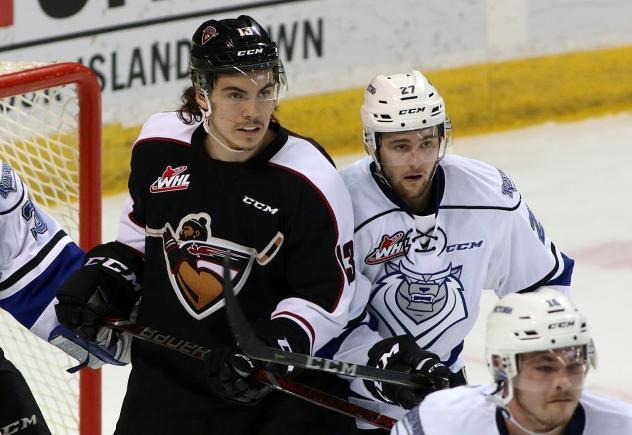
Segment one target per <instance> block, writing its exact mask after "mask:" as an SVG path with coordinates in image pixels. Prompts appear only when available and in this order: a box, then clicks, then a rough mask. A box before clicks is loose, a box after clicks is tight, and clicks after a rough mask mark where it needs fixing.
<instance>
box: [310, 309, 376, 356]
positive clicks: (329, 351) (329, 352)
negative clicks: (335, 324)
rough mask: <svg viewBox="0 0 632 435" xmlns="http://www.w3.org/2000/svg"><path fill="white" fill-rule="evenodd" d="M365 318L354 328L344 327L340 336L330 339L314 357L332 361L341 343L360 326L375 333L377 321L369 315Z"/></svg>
mask: <svg viewBox="0 0 632 435" xmlns="http://www.w3.org/2000/svg"><path fill="white" fill-rule="evenodd" d="M367 317H368V319H365V320H364V321H363V322H360V323H358V324H356V325H354V326H348V327H346V328H345V330H344V332H343V333H342V334H340V335H339V336H337V337H336V338H332V339H331V340H329V341H328V342H327V343H326V344H325V345H324V346H323V347H321V348H320V349H318V350H317V351H316V353H315V354H314V356H317V357H319V358H327V359H333V358H334V355H335V354H336V353H338V351H339V350H340V347H341V346H342V343H344V341H345V340H346V339H347V337H348V336H349V335H350V334H351V333H352V332H353V331H355V330H356V328H359V327H360V326H363V325H366V326H368V327H369V328H370V329H371V330H373V331H377V319H375V318H374V317H373V316H371V315H370V314H369V315H368V316H367Z"/></svg>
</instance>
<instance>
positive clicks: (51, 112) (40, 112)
mask: <svg viewBox="0 0 632 435" xmlns="http://www.w3.org/2000/svg"><path fill="white" fill-rule="evenodd" d="M40 65H41V64H37V63H16V62H0V76H1V75H4V74H8V73H11V72H15V71H20V70H25V69H30V68H34V67H37V66H40ZM78 113H79V104H78V98H77V95H76V90H75V86H74V85H67V86H59V87H54V88H48V89H44V90H40V91H35V92H30V93H28V94H25V95H15V96H12V97H7V98H2V99H0V159H2V160H4V161H6V162H8V163H9V164H10V165H11V166H12V167H13V169H14V170H15V171H16V172H17V173H18V174H19V175H20V177H21V178H22V179H23V180H24V182H25V183H26V184H27V185H28V187H29V189H30V193H31V196H32V198H33V199H34V200H35V201H36V202H37V203H38V204H39V205H40V206H42V207H44V208H45V209H46V210H47V211H48V212H50V213H51V214H52V215H53V216H55V218H57V219H58V221H59V222H60V224H61V225H62V227H63V228H64V229H65V230H66V232H68V233H69V234H70V235H71V237H72V238H73V239H74V240H76V241H78V240H79V203H78V198H79V169H78V167H79V149H78V142H79V140H78ZM0 347H2V349H3V350H4V352H5V354H6V355H7V358H8V359H10V360H11V361H12V362H13V363H14V364H15V365H16V367H18V368H19V369H20V370H21V372H22V374H23V375H24V377H25V378H26V379H27V382H28V383H29V386H30V387H31V389H32V390H33V394H34V395H35V398H36V400H37V401H38V404H39V406H40V408H41V409H42V413H43V414H44V417H45V419H46V422H47V424H48V425H49V428H50V429H51V431H52V433H53V434H78V433H79V375H78V374H74V375H70V374H68V373H66V371H65V369H67V368H69V367H72V366H74V365H76V363H75V361H74V360H73V359H71V358H69V357H68V356H67V355H66V354H65V353H63V352H61V351H59V350H58V349H56V348H55V347H53V346H52V345H50V344H48V343H46V342H45V341H44V340H41V339H39V338H37V337H35V336H34V335H33V334H31V333H30V332H29V331H27V330H26V329H25V328H23V327H22V326H21V325H19V324H18V323H17V322H16V321H15V320H13V318H12V317H10V316H9V315H8V314H6V313H5V312H4V311H2V310H0Z"/></svg>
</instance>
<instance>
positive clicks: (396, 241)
mask: <svg viewBox="0 0 632 435" xmlns="http://www.w3.org/2000/svg"><path fill="white" fill-rule="evenodd" d="M409 247H410V242H409V241H408V237H405V235H404V232H403V231H398V232H396V233H395V234H393V235H392V236H389V235H388V234H384V235H382V239H381V240H380V244H379V245H378V246H377V248H375V249H373V251H371V253H370V254H369V255H367V256H366V258H365V259H364V262H365V263H366V264H379V263H384V262H385V261H388V260H392V259H393V258H397V257H401V256H403V255H406V252H408V248H409Z"/></svg>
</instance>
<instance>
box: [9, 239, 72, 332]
mask: <svg viewBox="0 0 632 435" xmlns="http://www.w3.org/2000/svg"><path fill="white" fill-rule="evenodd" d="M82 259H83V251H82V250H81V249H80V248H79V247H78V246H77V245H75V244H74V243H72V242H71V243H69V244H68V245H66V246H65V247H64V248H63V249H62V251H61V252H60V253H59V255H58V256H57V257H56V258H55V259H54V260H53V262H52V263H51V264H50V265H49V266H48V267H47V268H46V269H45V270H44V272H42V273H41V274H40V275H39V276H38V277H37V278H35V279H34V280H33V281H31V282H30V283H28V284H27V285H26V286H25V287H24V288H22V289H21V290H20V291H18V292H17V293H15V294H14V295H12V296H9V297H8V298H6V299H2V300H0V308H2V309H3V310H5V311H8V312H9V313H10V314H11V315H12V316H13V317H15V319H16V320H17V321H18V322H20V323H21V324H22V325H24V326H25V327H27V328H29V329H30V328H31V327H32V326H33V324H34V323H35V322H36V321H37V319H39V317H40V316H41V315H42V313H43V312H44V310H45V309H46V307H47V306H48V305H49V304H50V303H51V301H52V300H53V299H54V298H55V292H56V290H57V287H59V285H60V284H61V283H63V282H64V281H65V280H66V278H68V276H69V275H70V274H71V273H72V272H74V271H75V270H77V269H79V267H80V266H81V261H82Z"/></svg>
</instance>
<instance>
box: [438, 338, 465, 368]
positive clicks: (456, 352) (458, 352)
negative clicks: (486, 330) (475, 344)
mask: <svg viewBox="0 0 632 435" xmlns="http://www.w3.org/2000/svg"><path fill="white" fill-rule="evenodd" d="M464 343H465V341H461V342H460V343H459V344H458V345H457V346H456V347H455V348H454V349H452V351H451V352H450V356H449V357H448V360H447V361H442V362H443V364H445V365H446V366H447V367H450V366H451V365H452V364H454V363H455V362H456V360H457V359H458V358H459V355H461V352H462V351H463V344H464Z"/></svg>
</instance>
